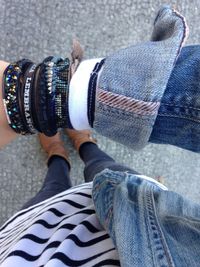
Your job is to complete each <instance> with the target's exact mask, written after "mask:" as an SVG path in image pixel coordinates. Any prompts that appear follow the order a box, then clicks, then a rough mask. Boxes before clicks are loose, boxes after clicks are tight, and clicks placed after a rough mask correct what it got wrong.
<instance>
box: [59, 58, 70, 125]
mask: <svg viewBox="0 0 200 267" xmlns="http://www.w3.org/2000/svg"><path fill="white" fill-rule="evenodd" d="M69 66H70V61H69V59H68V58H65V59H62V60H60V61H59V62H58V64H57V80H56V115H57V124H56V125H57V127H58V128H63V127H67V126H68V121H69V115H68V110H67V106H68V105H67V101H68V92H69V81H68V80H69Z"/></svg>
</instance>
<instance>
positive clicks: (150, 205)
mask: <svg viewBox="0 0 200 267" xmlns="http://www.w3.org/2000/svg"><path fill="white" fill-rule="evenodd" d="M154 188H155V187H154V186H153V185H150V184H148V185H147V188H146V189H145V191H146V194H145V197H144V199H145V206H146V209H147V211H148V212H147V216H148V228H147V230H148V232H149V233H150V234H151V237H150V239H152V237H153V241H154V239H158V240H160V244H159V245H161V247H162V252H163V254H164V255H163V256H165V258H166V260H167V263H168V266H169V267H174V264H173V261H172V258H171V257H170V254H169V252H168V249H167V247H168V246H167V243H166V240H165V238H164V235H163V233H162V229H161V227H160V224H159V222H158V216H157V214H156V208H155V202H154V198H153V192H152V190H154ZM150 190H151V191H150ZM151 217H152V218H153V219H151ZM150 222H152V223H153V224H151V223H150ZM152 226H154V227H155V228H156V229H155V230H156V233H154V230H153V229H152ZM155 234H156V237H157V234H158V235H159V238H156V237H154V235H155ZM154 246H155V244H154ZM152 250H153V254H155V255H156V256H157V259H158V260H160V259H159V258H158V257H159V252H158V251H155V249H154V248H153V246H152ZM161 255H162V254H161ZM161 259H162V258H161Z"/></svg>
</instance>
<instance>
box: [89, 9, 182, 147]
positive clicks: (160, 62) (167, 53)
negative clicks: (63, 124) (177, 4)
mask: <svg viewBox="0 0 200 267" xmlns="http://www.w3.org/2000/svg"><path fill="white" fill-rule="evenodd" d="M186 36H187V26H186V23H185V20H184V18H183V17H182V16H181V15H180V14H179V13H177V12H176V11H175V10H172V9H170V8H169V7H167V6H165V7H163V8H162V9H161V10H160V11H159V13H158V15H157V17H156V19H155V22H154V29H153V33H152V38H151V41H149V42H145V43H141V44H138V45H134V46H131V47H129V48H126V49H122V50H120V51H118V52H116V53H114V54H113V55H111V56H109V57H108V58H106V60H105V64H104V67H103V70H102V73H101V74H100V77H99V82H98V88H97V92H96V107H95V119H94V129H95V130H96V131H97V132H99V133H100V134H102V135H104V136H106V137H109V138H111V139H113V140H115V141H118V142H120V143H122V144H124V145H126V146H129V147H132V148H134V149H140V148H142V147H144V146H145V145H146V144H147V142H148V140H149V138H150V135H151V132H152V129H153V125H154V123H155V120H156V117H157V114H158V109H159V107H160V102H161V98H162V96H163V94H164V91H165V89H166V86H167V83H168V80H169V77H170V75H171V73H172V70H173V67H174V65H175V63H176V60H177V57H178V55H179V53H180V51H181V47H182V45H183V43H184V41H185V40H186Z"/></svg>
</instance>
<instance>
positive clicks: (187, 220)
mask: <svg viewBox="0 0 200 267" xmlns="http://www.w3.org/2000/svg"><path fill="white" fill-rule="evenodd" d="M161 186H162V185H161ZM161 186H158V185H157V184H155V183H154V182H151V181H148V180H145V179H142V178H141V176H140V175H134V174H130V173H126V172H116V171H112V170H109V169H106V170H104V171H103V172H101V173H99V174H98V175H96V177H95V179H94V183H93V201H94V204H95V209H96V213H97V216H98V217H99V220H100V222H101V223H102V225H103V226H104V227H105V229H106V230H107V231H108V233H109V235H110V237H111V238H112V240H113V242H114V244H115V246H116V249H117V251H118V254H119V259H120V264H121V266H122V267H174V266H176V267H199V266H200V205H197V204H195V203H193V202H191V201H189V200H187V199H185V198H184V197H182V196H181V195H179V194H177V193H175V192H172V191H168V190H166V189H165V188H163V186H162V187H161Z"/></svg>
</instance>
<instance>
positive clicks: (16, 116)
mask: <svg viewBox="0 0 200 267" xmlns="http://www.w3.org/2000/svg"><path fill="white" fill-rule="evenodd" d="M30 64H31V61H30V60H27V59H22V60H20V61H18V62H16V63H12V64H10V65H9V66H8V67H7V68H6V69H5V71H4V75H3V103H4V107H5V112H6V116H7V120H8V124H9V125H10V127H11V128H12V129H13V130H14V131H15V132H17V133H20V134H27V133H28V131H27V127H26V124H25V123H24V120H23V116H22V115H23V114H22V107H23V103H22V101H21V95H22V91H21V90H22V83H23V73H24V71H25V70H26V69H27V67H28V66H29V65H30Z"/></svg>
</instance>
